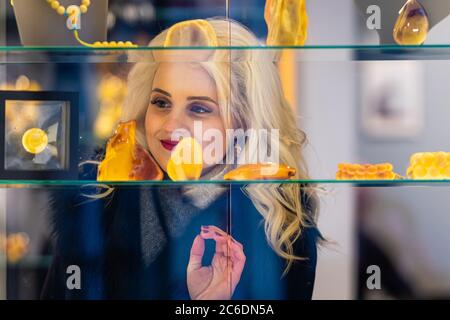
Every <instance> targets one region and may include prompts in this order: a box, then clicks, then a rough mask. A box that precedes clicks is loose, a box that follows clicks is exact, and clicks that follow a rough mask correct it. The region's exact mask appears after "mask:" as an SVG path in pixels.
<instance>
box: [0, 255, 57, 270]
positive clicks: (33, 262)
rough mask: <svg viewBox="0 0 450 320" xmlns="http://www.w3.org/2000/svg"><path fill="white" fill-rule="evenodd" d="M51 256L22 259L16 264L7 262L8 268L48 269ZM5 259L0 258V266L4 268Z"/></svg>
mask: <svg viewBox="0 0 450 320" xmlns="http://www.w3.org/2000/svg"><path fill="white" fill-rule="evenodd" d="M52 258H53V257H52V256H32V257H24V258H23V259H21V260H19V261H17V262H9V261H8V262H7V266H8V267H9V268H48V267H49V266H50V264H51V262H52ZM5 262H6V259H5V257H2V258H0V266H4V265H5Z"/></svg>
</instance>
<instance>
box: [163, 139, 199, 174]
mask: <svg viewBox="0 0 450 320" xmlns="http://www.w3.org/2000/svg"><path fill="white" fill-rule="evenodd" d="M202 171H203V150H202V146H201V145H200V143H198V142H197V140H195V139H194V138H190V137H188V138H183V139H182V140H181V141H180V142H179V143H178V144H177V146H176V147H175V149H173V151H172V153H171V155H170V159H169V162H168V163H167V174H168V175H169V177H170V179H172V180H173V181H186V180H198V179H200V177H201V175H202Z"/></svg>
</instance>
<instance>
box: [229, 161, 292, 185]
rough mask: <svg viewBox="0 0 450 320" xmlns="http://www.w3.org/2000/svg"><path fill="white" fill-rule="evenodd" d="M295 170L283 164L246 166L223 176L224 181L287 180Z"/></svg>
mask: <svg viewBox="0 0 450 320" xmlns="http://www.w3.org/2000/svg"><path fill="white" fill-rule="evenodd" d="M295 174H296V170H295V169H294V168H291V167H289V166H287V165H284V164H276V163H263V164H246V165H243V166H240V167H239V168H237V169H234V170H232V171H230V172H228V173H227V174H225V176H224V179H225V180H239V181H241V180H287V179H290V178H291V177H293V176H295Z"/></svg>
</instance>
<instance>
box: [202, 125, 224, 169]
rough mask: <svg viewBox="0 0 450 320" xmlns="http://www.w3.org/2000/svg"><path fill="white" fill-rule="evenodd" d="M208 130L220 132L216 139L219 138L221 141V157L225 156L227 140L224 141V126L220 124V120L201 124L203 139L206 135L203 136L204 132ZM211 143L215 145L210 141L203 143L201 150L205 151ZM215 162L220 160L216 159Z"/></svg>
mask: <svg viewBox="0 0 450 320" xmlns="http://www.w3.org/2000/svg"><path fill="white" fill-rule="evenodd" d="M209 129H214V131H215V132H217V131H219V132H220V136H219V137H217V138H220V140H221V145H222V150H221V151H222V153H223V156H225V155H226V154H225V153H226V150H227V139H226V130H225V126H224V124H223V122H222V119H214V120H210V121H205V122H204V123H203V137H206V136H207V135H205V132H207V131H208V130H209ZM215 138H216V135H214V139H215ZM211 143H215V142H214V140H212V141H203V149H205V148H206V147H208V146H209V145H210V144H211ZM216 160H220V159H216Z"/></svg>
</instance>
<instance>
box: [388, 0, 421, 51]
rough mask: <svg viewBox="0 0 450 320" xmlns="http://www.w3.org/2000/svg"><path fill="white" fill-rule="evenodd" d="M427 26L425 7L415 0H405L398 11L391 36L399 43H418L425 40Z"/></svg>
mask: <svg viewBox="0 0 450 320" xmlns="http://www.w3.org/2000/svg"><path fill="white" fill-rule="evenodd" d="M429 28H430V23H429V20H428V15H427V12H426V10H425V8H424V7H423V6H422V5H421V4H420V3H419V1H417V0H407V2H406V3H405V5H404V6H403V8H402V9H401V10H400V12H399V16H398V18H397V22H396V23H395V26H394V32H393V36H394V39H395V41H396V42H397V43H398V44H399V45H420V44H423V43H424V42H425V40H426V38H427V36H428V31H429Z"/></svg>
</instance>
